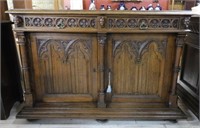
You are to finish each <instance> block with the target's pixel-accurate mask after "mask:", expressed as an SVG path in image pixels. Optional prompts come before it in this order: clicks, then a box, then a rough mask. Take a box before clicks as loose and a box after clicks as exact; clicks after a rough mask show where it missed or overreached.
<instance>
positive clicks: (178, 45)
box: [169, 34, 185, 107]
mask: <svg viewBox="0 0 200 128" xmlns="http://www.w3.org/2000/svg"><path fill="white" fill-rule="evenodd" d="M184 39H185V34H182V35H178V36H177V38H176V56H175V61H174V62H175V63H174V74H173V78H172V89H171V94H170V99H169V105H170V107H177V103H176V102H177V95H176V85H177V78H178V74H179V72H180V66H179V62H180V58H181V54H182V50H183V44H184Z"/></svg>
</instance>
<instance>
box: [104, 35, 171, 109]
mask: <svg viewBox="0 0 200 128" xmlns="http://www.w3.org/2000/svg"><path fill="white" fill-rule="evenodd" d="M107 51H108V58H107V61H108V65H107V66H108V68H109V69H110V71H111V85H112V100H111V104H110V106H111V107H114V104H115V103H162V104H163V105H165V104H166V103H167V101H168V99H169V93H170V88H171V84H172V74H173V61H174V54H175V37H174V36H172V35H164V34H149V35H147V34H112V35H110V36H109V40H108V50H107ZM141 107H142V106H141Z"/></svg>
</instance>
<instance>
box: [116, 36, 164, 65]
mask: <svg viewBox="0 0 200 128" xmlns="http://www.w3.org/2000/svg"><path fill="white" fill-rule="evenodd" d="M152 43H156V45H157V50H158V52H159V53H160V54H161V55H162V56H163V57H165V51H166V46H167V40H162V41H158V40H145V41H135V40H113V44H114V45H113V56H114V57H115V56H117V54H119V53H120V51H121V47H123V45H126V46H127V48H128V49H127V50H128V52H129V53H130V55H132V56H135V61H136V62H140V60H141V58H142V55H143V54H144V53H145V52H147V51H148V47H149V45H150V44H152Z"/></svg>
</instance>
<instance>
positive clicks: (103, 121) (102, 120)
mask: <svg viewBox="0 0 200 128" xmlns="http://www.w3.org/2000/svg"><path fill="white" fill-rule="evenodd" d="M96 121H97V122H99V123H106V122H108V119H96Z"/></svg>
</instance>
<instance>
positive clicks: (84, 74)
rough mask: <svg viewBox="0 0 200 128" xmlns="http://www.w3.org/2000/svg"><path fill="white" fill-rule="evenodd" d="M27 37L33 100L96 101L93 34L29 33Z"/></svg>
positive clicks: (95, 43) (94, 37)
mask: <svg viewBox="0 0 200 128" xmlns="http://www.w3.org/2000/svg"><path fill="white" fill-rule="evenodd" d="M29 39H30V41H29V42H31V45H30V46H31V53H30V54H31V55H30V56H32V61H33V64H34V65H32V66H33V67H32V69H33V71H32V73H33V76H34V77H33V78H32V79H33V85H32V86H33V89H35V91H34V93H35V94H34V97H35V100H36V101H37V102H93V101H96V99H97V86H96V85H97V84H96V83H95V82H96V79H97V78H96V77H97V74H96V73H95V72H93V68H97V60H96V58H97V54H96V52H94V51H96V50H97V40H96V36H95V35H92V34H90V35H84V34H81V35H80V34H55V33H46V34H45V33H42V34H41V33H35V34H34V33H32V34H30V38H29Z"/></svg>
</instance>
